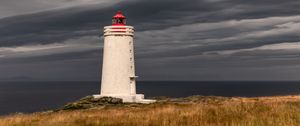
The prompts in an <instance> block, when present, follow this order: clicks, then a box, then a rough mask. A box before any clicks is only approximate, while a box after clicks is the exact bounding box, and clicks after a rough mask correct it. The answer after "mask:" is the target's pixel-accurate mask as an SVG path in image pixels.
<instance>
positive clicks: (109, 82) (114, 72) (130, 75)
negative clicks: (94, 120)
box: [94, 11, 155, 103]
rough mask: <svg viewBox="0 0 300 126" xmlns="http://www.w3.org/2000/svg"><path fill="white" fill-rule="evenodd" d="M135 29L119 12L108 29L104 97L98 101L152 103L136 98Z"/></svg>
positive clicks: (105, 52) (103, 78) (105, 30)
mask: <svg viewBox="0 0 300 126" xmlns="http://www.w3.org/2000/svg"><path fill="white" fill-rule="evenodd" d="M133 36H134V27H132V26H127V25H126V17H125V16H124V15H123V14H122V12H121V11H118V12H117V14H116V15H115V16H113V17H112V25H111V26H106V27H104V49H103V50H104V51H103V65H102V79H101V91H100V95H94V97H95V98H101V97H115V98H120V99H122V100H123V102H128V103H152V102H155V100H147V99H144V95H143V94H136V79H137V76H136V75H135V62H134V42H133Z"/></svg>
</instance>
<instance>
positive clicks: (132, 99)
mask: <svg viewBox="0 0 300 126" xmlns="http://www.w3.org/2000/svg"><path fill="white" fill-rule="evenodd" d="M93 97H94V98H102V97H113V98H120V99H122V100H123V102H124V103H142V104H150V103H154V102H156V100H151V99H144V95H143V94H136V95H93Z"/></svg>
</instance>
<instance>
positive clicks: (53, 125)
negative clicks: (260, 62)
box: [0, 96, 300, 126]
mask: <svg viewBox="0 0 300 126" xmlns="http://www.w3.org/2000/svg"><path fill="white" fill-rule="evenodd" d="M156 99H157V100H158V102H157V103H154V104H147V105H145V104H123V103H121V102H120V101H119V100H118V99H112V98H106V99H93V98H91V97H86V98H83V99H81V100H80V101H78V102H74V103H70V104H68V105H66V106H64V107H62V108H60V109H58V110H54V111H48V112H39V113H33V114H28V115H26V114H15V115H9V116H4V117H0V126H299V125H300V96H280V97H279V96H278V97H258V98H225V97H204V96H191V97H187V98H163V97H161V98H156Z"/></svg>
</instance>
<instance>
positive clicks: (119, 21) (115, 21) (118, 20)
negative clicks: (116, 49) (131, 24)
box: [112, 18, 126, 24]
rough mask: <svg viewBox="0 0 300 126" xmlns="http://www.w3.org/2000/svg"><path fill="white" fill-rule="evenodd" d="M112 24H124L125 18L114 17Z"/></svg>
mask: <svg viewBox="0 0 300 126" xmlns="http://www.w3.org/2000/svg"><path fill="white" fill-rule="evenodd" d="M112 24H126V20H125V19H120V18H114V19H113V20H112Z"/></svg>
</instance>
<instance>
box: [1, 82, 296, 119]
mask: <svg viewBox="0 0 300 126" xmlns="http://www.w3.org/2000/svg"><path fill="white" fill-rule="evenodd" d="M99 92H100V82H96V81H95V82H92V81H91V82H88V81H84V82H79V81H76V82H75V81H74V82H71V81H67V82H53V81H52V82H0V115H8V114H15V113H33V112H38V111H47V110H53V109H57V108H60V107H62V106H63V105H65V104H67V103H69V102H72V101H76V100H78V99H80V98H82V97H85V96H88V95H93V94H99ZM137 93H142V94H145V97H146V98H151V97H159V96H167V97H187V96H192V95H202V96H224V97H257V96H281V95H300V82H279V81H276V82H272V81H217V82H214V81H192V82H190V81H140V82H137Z"/></svg>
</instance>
